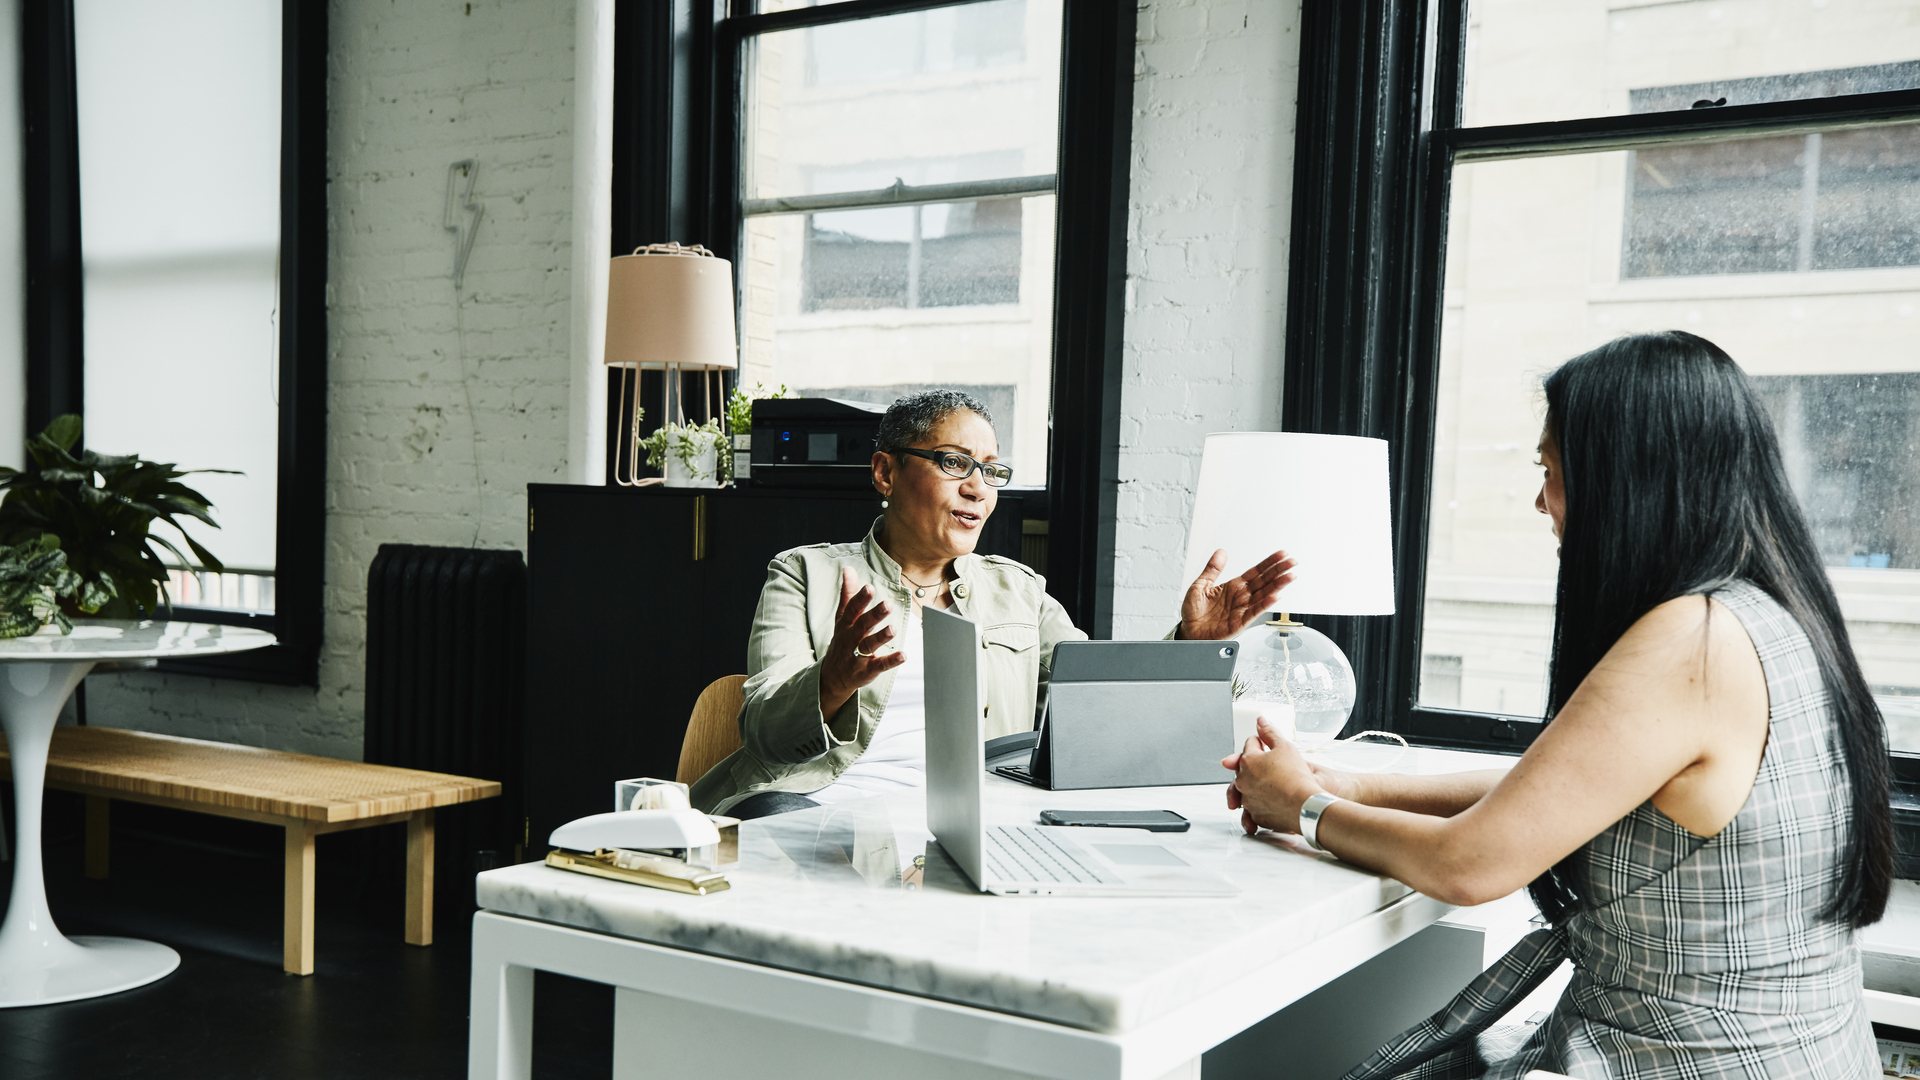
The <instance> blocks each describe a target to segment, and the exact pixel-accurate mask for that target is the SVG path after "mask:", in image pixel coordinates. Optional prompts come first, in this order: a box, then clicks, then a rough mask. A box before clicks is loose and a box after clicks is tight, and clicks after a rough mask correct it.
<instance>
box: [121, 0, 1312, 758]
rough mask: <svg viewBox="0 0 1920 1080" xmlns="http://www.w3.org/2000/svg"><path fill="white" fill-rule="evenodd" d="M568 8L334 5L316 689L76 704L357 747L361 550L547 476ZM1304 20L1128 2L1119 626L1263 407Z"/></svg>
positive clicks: (1149, 626)
mask: <svg viewBox="0 0 1920 1080" xmlns="http://www.w3.org/2000/svg"><path fill="white" fill-rule="evenodd" d="M574 20H575V5H574V3H572V2H571V0H475V2H474V3H473V4H472V5H471V8H470V10H469V7H468V5H466V4H465V3H464V2H463V0H433V2H424V0H407V2H404V3H398V2H394V0H334V2H333V7H332V29H331V32H332V71H331V75H330V87H329V94H330V104H329V112H330V117H331V126H332V132H331V135H330V138H331V148H330V161H329V168H330V171H331V176H332V192H331V196H330V198H331V208H330V209H331V219H332V220H331V226H332V234H333V245H334V247H333V255H332V266H331V280H332V282H333V302H332V306H331V309H330V311H329V334H330V337H331V372H330V376H329V381H330V385H331V394H330V408H331V412H330V416H329V419H328V426H329V430H328V441H329V452H328V477H327V501H328V523H327V563H326V572H327V592H326V618H327V621H326V647H325V650H324V653H323V656H322V660H321V672H320V689H319V690H318V691H315V690H312V689H306V688H287V687H271V686H257V685H252V684H247V683H238V682H228V681H216V680H206V679H182V678H178V677H162V676H155V675H124V676H108V677H99V678H94V679H91V680H89V682H88V688H89V689H88V694H89V700H88V706H89V712H90V713H91V716H92V719H93V720H94V721H95V722H97V723H108V724H113V725H117V726H126V727H135V728H141V729H145V730H151V731H163V732H170V733H174V734H181V735H193V736H199V737H204V738H216V739H224V740H229V741H233V742H240V743H248V744H253V745H259V746H271V747H279V748H285V749H294V750H303V751H308V752H313V753H323V754H332V755H337V756H341V757H358V756H359V754H360V733H361V716H362V695H363V693H364V687H363V683H362V676H363V672H364V668H365V633H366V595H365V588H366V570H367V564H368V563H369V562H370V561H371V560H372V558H373V555H374V552H375V550H376V549H377V548H378V547H379V545H380V544H381V543H382V542H388V541H405V542H413V543H431V544H453V545H464V544H474V543H478V544H480V545H482V546H488V547H517V546H520V545H521V544H522V542H523V538H524V536H525V531H524V518H525V505H526V484H528V483H529V482H532V481H558V480H563V479H565V477H566V475H567V453H568V434H569V430H568V424H569V419H568V392H569V375H568V349H569V305H570V302H571V293H570V289H571V279H572V273H571V268H570V261H569V260H570V258H571V251H570V243H569V237H570V231H571V226H572V215H573V212H574V211H573V209H572V199H573V192H572V190H571V185H572V168H573V158H574V140H573V136H572V130H573V124H574V123H575V118H574V117H575V114H574V105H573V88H574V71H575V62H574V48H575V41H574ZM1298 22H1299V8H1298V4H1297V2H1289V0H1215V2H1202V0H1143V3H1142V4H1141V8H1140V41H1139V49H1138V60H1137V67H1136V77H1135V86H1134V138H1133V143H1134V148H1133V174H1132V209H1131V212H1130V214H1129V220H1128V276H1129V283H1128V312H1127V322H1126V335H1127V341H1126V352H1125V363H1126V373H1125V388H1124V395H1125V396H1124V401H1123V407H1124V417H1125V418H1124V420H1123V422H1122V433H1121V458H1120V470H1121V491H1120V531H1119V549H1120V554H1119V557H1118V560H1117V565H1116V567H1115V571H1116V575H1115V576H1116V581H1117V604H1116V608H1117V617H1116V620H1115V633H1116V634H1117V635H1119V636H1122V637H1148V636H1158V635H1159V634H1160V633H1162V632H1164V630H1165V627H1166V625H1167V621H1168V620H1169V619H1170V618H1171V617H1172V616H1173V613H1174V612H1175V611H1176V610H1177V608H1178V604H1179V595H1180V590H1181V588H1182V587H1183V585H1184V583H1183V582H1181V581H1180V580H1179V571H1180V564H1181V561H1182V559H1183V557H1184V554H1185V544H1186V521H1187V515H1188V512H1189V510H1190V509H1191V505H1192V486H1193V479H1194V476H1195V475H1196V472H1197V468H1198V464H1199V453H1200V446H1201V440H1202V438H1203V437H1204V436H1205V434H1206V433H1207V432H1209V431H1219V430H1234V429H1238V430H1257V429H1269V428H1274V427H1277V426H1278V418H1279V403H1280V377H1279V376H1280V370H1279V366H1280V350H1281V337H1282V333H1283V331H1284V326H1285V310H1284V309H1285V297H1286V250H1287V248H1286V239H1287V227H1288V221H1289V209H1288V206H1289V197H1290V196H1289V192H1290V184H1291V179H1292V146H1293V102H1294V83H1295V78H1296V68H1297V63H1298V50H1299V43H1298V34H1297V28H1298ZM465 157H473V158H476V159H477V160H478V161H479V169H480V172H479V183H478V186H477V188H476V192H475V194H476V198H478V199H479V200H480V201H481V202H484V203H485V204H486V217H485V219H484V222H483V223H482V225H481V227H480V234H479V238H478V241H477V242H476V244H475V245H474V249H473V256H472V259H471V261H470V263H469V264H468V268H467V275H466V280H465V287H464V289H462V291H461V293H460V299H459V303H458V305H456V303H455V295H454V291H453V282H452V266H453V239H452V236H451V234H449V233H447V232H445V231H444V230H443V229H442V227H441V211H442V202H443V195H444V191H445V184H446V170H447V166H448V165H449V164H450V163H452V162H453V161H456V160H459V159H461V158H465ZM469 400H470V401H471V408H469ZM475 417H477V418H478V423H477V424H476V423H474V418H475Z"/></svg>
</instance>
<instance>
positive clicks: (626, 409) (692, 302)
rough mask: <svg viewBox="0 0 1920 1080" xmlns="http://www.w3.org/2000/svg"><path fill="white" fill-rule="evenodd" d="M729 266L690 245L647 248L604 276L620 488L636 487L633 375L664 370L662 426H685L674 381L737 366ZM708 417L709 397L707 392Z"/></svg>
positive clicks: (619, 259)
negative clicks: (622, 443) (622, 448)
mask: <svg viewBox="0 0 1920 1080" xmlns="http://www.w3.org/2000/svg"><path fill="white" fill-rule="evenodd" d="M733 313H734V297H733V264H732V263H730V262H728V261H727V260H725V259H721V258H716V257H715V256H714V254H713V252H711V251H708V250H707V249H706V248H703V247H701V246H700V245H698V244H695V245H694V246H692V247H682V246H680V245H679V244H648V245H647V246H646V247H642V248H635V249H633V254H631V255H617V256H615V257H614V259H613V264H612V266H611V267H609V269H608V273H607V347H606V355H605V358H604V361H605V363H606V365H607V366H608V367H617V368H621V369H623V370H622V374H621V378H620V420H619V423H620V426H621V429H622V430H624V431H625V432H626V433H627V436H626V437H627V463H628V464H627V469H628V471H627V475H626V476H625V477H624V478H622V477H621V476H619V475H618V469H617V467H616V470H615V476H614V480H615V481H616V482H617V483H619V484H620V485H621V486H623V487H632V486H634V485H635V484H637V483H639V480H638V477H639V473H640V420H641V412H640V387H639V385H638V379H637V376H635V374H634V372H636V371H640V370H643V369H644V370H649V371H651V370H664V371H665V372H666V375H667V389H666V402H667V415H666V417H665V419H666V420H668V421H673V420H675V419H676V418H678V419H684V418H685V415H686V410H685V409H684V408H683V407H682V406H681V403H680V401H679V393H680V386H679V382H680V373H681V372H682V371H699V372H705V373H707V375H708V378H709V380H711V377H712V373H713V372H716V371H732V370H733V369H734V368H736V367H738V366H739V365H740V350H739V342H738V339H737V338H736V337H735V334H734V321H733ZM707 415H709V416H711V415H713V390H712V386H711V382H710V381H709V383H708V387H707Z"/></svg>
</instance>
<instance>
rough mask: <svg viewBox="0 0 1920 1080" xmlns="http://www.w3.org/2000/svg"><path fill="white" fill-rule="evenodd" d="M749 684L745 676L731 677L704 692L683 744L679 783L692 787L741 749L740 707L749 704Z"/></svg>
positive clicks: (696, 706) (718, 680) (719, 679)
mask: <svg viewBox="0 0 1920 1080" xmlns="http://www.w3.org/2000/svg"><path fill="white" fill-rule="evenodd" d="M746 683H747V677H746V676H745V675H727V676H723V677H722V678H718V679H715V680H713V682H711V683H709V684H708V685H707V688H706V689H705V690H702V691H700V700H698V701H696V702H694V703H693V717H692V719H690V720H688V721H687V737H686V738H685V739H684V740H682V741H681V743H680V770H679V772H677V773H676V774H675V775H674V779H675V780H678V781H679V782H680V783H682V784H691V783H693V782H694V781H695V780H698V779H700V778H701V777H702V776H705V775H707V770H708V769H711V768H713V767H714V766H715V765H718V764H720V761H721V759H722V758H724V757H726V756H727V755H728V754H731V753H733V752H734V751H735V750H738V749H740V703H741V702H742V701H744V700H746V696H745V695H744V694H742V693H741V692H740V688H741V687H743V686H745V685H746Z"/></svg>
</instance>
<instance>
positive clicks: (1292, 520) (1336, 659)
mask: <svg viewBox="0 0 1920 1080" xmlns="http://www.w3.org/2000/svg"><path fill="white" fill-rule="evenodd" d="M1390 507H1391V502H1390V497H1389V487H1388V477H1387V444H1386V443H1385V442H1384V441H1383V440H1380V439H1359V438H1353V437H1350V436H1346V435H1308V434H1303V433H1298V432H1272V431H1258V432H1236V433H1228V434H1215V435H1209V436H1207V443H1206V449H1205V450H1204V452H1203V453H1202V455H1201V458H1200V483H1199V486H1198V489H1197V490H1196V492H1195V495H1194V506H1193V525H1192V527H1191V528H1190V529H1189V530H1188V532H1187V565H1186V573H1185V575H1184V576H1183V577H1182V578H1181V580H1182V581H1192V580H1193V579H1194V578H1196V577H1198V576H1199V574H1200V571H1201V570H1202V569H1203V568H1204V567H1205V566H1206V564H1207V560H1208V559H1209V558H1211V557H1212V555H1213V553H1214V551H1215V549H1218V548H1225V549H1226V552H1227V566H1226V569H1225V570H1224V571H1222V573H1221V575H1220V580H1222V581H1225V580H1228V579H1230V578H1232V577H1234V576H1235V575H1237V574H1240V573H1241V572H1243V571H1245V570H1246V569H1248V568H1249V567H1251V566H1253V565H1254V564H1255V563H1257V562H1259V561H1260V560H1261V559H1264V558H1266V557H1267V556H1268V555H1270V554H1272V553H1273V552H1274V551H1276V550H1280V549H1285V550H1286V552H1287V553H1288V554H1289V555H1291V556H1293V558H1294V559H1295V560H1296V561H1297V562H1298V567H1297V569H1295V571H1294V574H1295V581H1294V582H1293V584H1291V585H1288V586H1287V588H1286V591H1285V592H1283V593H1281V594H1280V602H1281V604H1283V605H1284V606H1285V609H1286V610H1285V611H1284V612H1276V613H1273V614H1271V615H1269V616H1268V618H1267V619H1266V620H1265V621H1264V622H1262V623H1260V624H1258V625H1256V626H1254V627H1252V628H1251V629H1249V630H1247V631H1246V632H1245V633H1243V634H1241V635H1240V659H1239V661H1238V663H1237V664H1236V666H1235V668H1234V693H1235V695H1236V702H1235V714H1236V716H1238V715H1241V714H1250V713H1251V712H1254V711H1257V712H1260V713H1262V714H1264V715H1266V716H1267V718H1268V720H1269V722H1271V723H1272V724H1273V725H1274V726H1275V727H1276V728H1278V729H1280V730H1281V731H1282V732H1283V733H1285V732H1287V730H1288V729H1289V728H1291V729H1292V733H1293V737H1294V738H1295V740H1296V741H1297V742H1298V743H1299V744H1300V745H1301V746H1302V747H1303V748H1310V747H1311V746H1314V745H1318V744H1320V743H1323V742H1325V741H1327V740H1328V739H1331V738H1333V737H1334V736H1336V735H1338V734H1339V733H1340V729H1341V728H1343V727H1345V726H1346V723H1347V716H1348V714H1350V713H1351V712H1352V711H1353V702H1354V678H1353V665H1352V664H1350V663H1348V661H1347V657H1346V654H1344V653H1342V652H1341V651H1340V647H1339V646H1338V645H1335V644H1334V643H1333V641H1332V639H1330V638H1328V637H1327V636H1326V635H1325V634H1322V633H1320V632H1319V631H1317V630H1315V629H1313V628H1312V627H1309V626H1306V625H1303V624H1301V623H1299V622H1296V621H1294V619H1293V618H1292V616H1293V615H1298V614H1310V615H1391V614H1393V522H1392V513H1391V509H1390ZM1248 723H1250V718H1249V720H1248ZM1236 734H1241V733H1240V732H1239V731H1238V730H1236Z"/></svg>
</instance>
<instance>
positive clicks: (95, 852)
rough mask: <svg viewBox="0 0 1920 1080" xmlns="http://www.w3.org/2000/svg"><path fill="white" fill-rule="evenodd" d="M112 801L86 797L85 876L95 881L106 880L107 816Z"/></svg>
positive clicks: (102, 796) (98, 796) (110, 810)
mask: <svg viewBox="0 0 1920 1080" xmlns="http://www.w3.org/2000/svg"><path fill="white" fill-rule="evenodd" d="M112 810H113V800H112V799H109V798H107V797H106V796H104V795H89V796H87V876H88V877H90V878H92V879H93V880H95V881H105V880H106V879H107V850H108V839H109V836H110V834H111V829H109V827H108V824H109V819H108V815H109V814H110V813H111V812H112Z"/></svg>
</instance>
